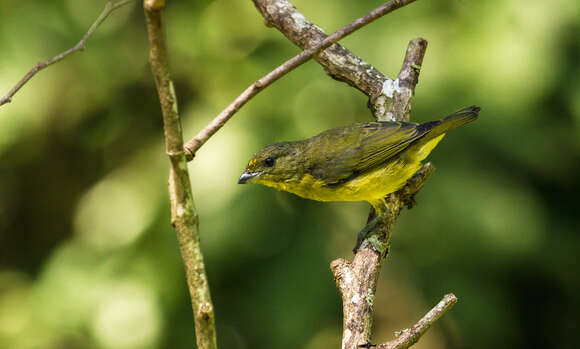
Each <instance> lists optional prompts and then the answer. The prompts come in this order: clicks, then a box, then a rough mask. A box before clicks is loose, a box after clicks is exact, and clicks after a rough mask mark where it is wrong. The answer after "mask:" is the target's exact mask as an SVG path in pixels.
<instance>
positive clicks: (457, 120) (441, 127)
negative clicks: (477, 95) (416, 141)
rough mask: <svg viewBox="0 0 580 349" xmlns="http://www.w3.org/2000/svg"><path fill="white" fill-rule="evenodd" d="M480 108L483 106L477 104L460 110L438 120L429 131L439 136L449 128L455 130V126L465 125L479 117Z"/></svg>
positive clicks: (432, 135)
mask: <svg viewBox="0 0 580 349" xmlns="http://www.w3.org/2000/svg"><path fill="white" fill-rule="evenodd" d="M480 110H481V108H480V107H478V106H475V105H472V106H471V107H467V108H463V109H461V110H458V111H456V112H455V113H453V114H451V115H448V116H446V117H444V118H443V119H441V120H439V121H436V123H437V124H435V125H433V128H432V129H431V131H430V132H429V133H430V134H431V137H437V136H438V135H440V134H443V133H446V132H447V131H449V130H453V129H454V128H457V127H459V126H461V125H465V124H467V123H468V122H472V121H473V120H476V119H477V117H478V116H479V111H480Z"/></svg>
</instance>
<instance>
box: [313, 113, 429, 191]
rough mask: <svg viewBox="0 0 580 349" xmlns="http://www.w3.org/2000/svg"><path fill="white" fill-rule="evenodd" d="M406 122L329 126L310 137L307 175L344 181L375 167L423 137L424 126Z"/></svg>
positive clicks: (332, 182) (328, 183) (327, 180)
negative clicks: (311, 145) (311, 153)
mask: <svg viewBox="0 0 580 349" xmlns="http://www.w3.org/2000/svg"><path fill="white" fill-rule="evenodd" d="M417 126H419V125H417V124H414V123H408V122H402V123H401V122H368V123H357V124H354V125H350V126H345V127H341V128H336V129H332V130H329V131H326V132H323V133H321V134H319V135H318V136H315V137H313V138H312V141H313V142H312V144H313V145H314V146H315V147H316V148H318V149H325V151H323V152H319V151H317V150H314V151H313V154H320V155H318V156H314V158H313V159H311V160H312V163H311V165H312V167H311V171H310V172H311V174H312V175H313V176H314V177H316V178H318V179H322V180H323V181H324V182H325V183H327V185H337V184H341V183H344V182H346V181H348V180H349V179H351V178H352V177H354V176H356V175H357V174H359V173H362V172H365V171H367V170H370V169H372V168H375V167H376V166H379V165H381V164H383V163H385V162H386V161H388V160H389V159H391V158H392V157H393V156H394V155H396V154H398V153H399V152H401V151H402V150H403V149H405V148H406V147H407V146H408V145H409V144H410V143H411V142H413V141H414V140H416V139H418V138H420V137H421V136H423V135H424V134H425V133H426V132H428V129H425V128H422V127H417Z"/></svg>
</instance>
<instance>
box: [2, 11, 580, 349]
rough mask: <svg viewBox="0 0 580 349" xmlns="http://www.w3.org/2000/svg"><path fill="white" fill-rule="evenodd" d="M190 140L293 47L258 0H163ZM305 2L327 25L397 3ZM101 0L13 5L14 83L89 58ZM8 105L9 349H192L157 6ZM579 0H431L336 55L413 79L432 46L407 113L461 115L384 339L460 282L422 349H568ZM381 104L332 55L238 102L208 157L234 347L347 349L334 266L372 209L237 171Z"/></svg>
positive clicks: (196, 181)
mask: <svg viewBox="0 0 580 349" xmlns="http://www.w3.org/2000/svg"><path fill="white" fill-rule="evenodd" d="M168 2H169V5H168V8H167V13H166V23H167V25H168V28H167V36H168V44H169V52H170V54H171V68H172V70H173V77H174V79H175V81H176V89H177V94H178V96H179V101H180V110H181V113H182V115H183V124H184V132H185V135H186V138H188V139H189V138H191V137H193V136H194V135H195V134H196V133H197V131H198V130H200V128H202V127H203V126H204V125H205V124H207V123H208V122H209V121H210V120H211V119H212V118H213V117H214V116H215V115H216V114H217V113H218V112H219V111H220V110H221V109H223V108H224V107H225V106H226V105H227V104H229V103H230V101H231V100H232V99H233V98H235V97H236V96H237V95H238V94H239V93H240V92H241V91H242V90H243V89H244V88H245V87H246V86H247V85H249V84H250V83H251V82H253V81H254V80H255V79H257V78H259V77H260V76H262V75H264V74H265V73H267V72H268V71H269V70H271V69H272V68H274V67H275V66H277V65H278V64H280V63H281V62H283V61H284V60H286V59H287V58H289V57H291V56H293V55H295V54H296V53H297V52H298V50H297V48H296V47H294V46H293V45H292V44H291V43H289V42H288V41H287V40H286V39H285V38H283V36H282V35H281V34H280V33H279V32H277V31H276V30H274V29H268V28H266V27H265V26H264V24H263V19H262V18H261V16H260V15H259V14H258V12H257V11H256V10H255V9H254V7H253V4H252V3H251V2H250V1H232V0H218V1H207V0H205V1H168ZM294 3H295V5H296V6H297V7H298V8H299V10H301V11H302V12H303V13H304V14H305V15H306V16H307V17H308V18H310V19H311V20H312V21H314V22H315V23H317V24H318V25H320V26H321V27H322V28H323V29H325V30H326V31H327V32H331V31H334V30H336V29H338V28H339V27H341V26H342V25H344V24H346V23H348V22H350V21H351V20H352V19H354V18H356V17H358V16H360V15H363V14H364V13H366V12H367V11H369V10H371V9H372V8H374V7H376V6H378V5H379V4H380V1H356V2H355V1H330V0H325V1H307V0H296V1H294ZM103 5H104V1H78V0H67V1H61V0H58V1H42V0H19V1H17V0H0V93H1V94H4V93H6V92H7V91H8V90H9V88H10V87H11V86H12V85H13V84H14V83H16V81H18V80H19V79H20V77H21V76H22V75H23V74H24V73H25V72H26V71H27V70H28V69H30V67H31V66H32V65H33V64H34V63H36V62H37V61H40V60H44V59H47V58H49V57H52V56H53V55H55V54H56V53H59V52H61V51H64V50H65V49H67V48H69V47H71V46H73V45H74V44H75V43H76V42H77V41H78V40H79V39H80V37H81V36H82V35H83V34H84V32H85V31H86V29H87V28H88V27H89V26H90V24H91V23H92V22H93V21H94V19H95V18H96V16H97V15H98V13H99V12H100V11H101V9H102V7H103ZM139 5H140V4H139V3H138V2H135V3H133V4H131V5H129V6H127V7H125V8H123V9H120V10H119V11H118V12H116V13H114V14H113V15H112V16H111V17H110V18H109V19H108V20H107V21H106V22H105V23H104V24H103V26H102V27H100V28H99V29H98V31H97V32H96V33H95V34H94V36H93V37H92V38H91V39H90V40H89V42H88V47H87V48H88V49H87V50H86V51H85V52H83V53H79V54H76V55H74V56H71V57H69V58H67V59H66V60H65V61H63V62H61V63H59V64H57V65H55V66H52V67H50V68H49V69H47V70H45V71H43V72H41V73H40V74H39V75H37V76H36V77H35V78H33V79H32V80H31V81H30V83H29V84H28V85H26V87H25V88H24V89H23V90H22V91H21V92H20V93H18V94H17V95H16V96H15V98H14V100H13V102H12V103H11V104H9V105H5V106H3V107H0V347H1V348H14V349H19V348H192V347H194V345H195V344H194V336H193V321H192V314H191V308H190V304H189V299H188V294H187V290H186V287H185V281H184V274H183V267H182V265H181V261H180V256H179V254H178V247H177V242H176V239H175V234H174V232H173V230H172V228H171V226H170V224H169V203H168V199H167V188H166V185H167V174H168V161H167V159H166V156H165V154H164V145H163V138H162V137H163V136H162V124H161V117H160V109H159V105H158V101H157V95H156V91H155V88H154V83H153V79H152V76H151V74H150V70H149V66H148V62H147V54H148V53H147V39H146V33H145V26H144V18H143V14H142V10H141V8H140V6H139ZM579 14H580V3H579V2H578V1H576V0H557V1H542V0H511V1H503V0H487V1H468V0H454V1H443V0H438V1H417V2H416V3H414V4H412V5H410V6H407V7H405V8H403V9H400V10H398V11H396V12H395V13H393V14H390V15H388V16H386V17H385V18H383V19H381V20H379V21H378V22H376V23H374V24H372V25H370V26H367V27H365V28H363V29H362V30H360V31H359V32H357V33H355V34H354V35H352V36H351V37H349V38H347V39H345V40H344V41H343V42H342V43H343V44H344V45H345V46H346V47H348V48H349V49H351V50H352V51H353V52H355V53H356V54H358V55H360V56H361V57H363V58H364V59H365V60H366V61H368V62H370V63H372V64H374V65H375V66H376V67H377V68H378V69H379V70H381V71H383V72H384V73H385V74H387V75H388V76H395V75H396V73H397V72H398V70H399V68H400V65H401V62H402V58H403V56H404V52H405V48H406V45H407V42H408V41H409V40H411V39H413V38H415V37H418V36H421V37H425V38H426V39H427V40H428V41H429V48H428V50H427V55H426V57H425V61H424V64H423V70H422V74H421V77H420V83H419V85H418V88H417V91H416V97H415V101H414V104H413V112H412V119H413V120H414V121H429V120H432V119H435V118H439V117H441V116H443V115H446V114H448V113H450V112H452V111H454V110H456V109H459V108H461V107H464V106H468V105H472V104H478V105H480V106H482V113H481V118H480V119H479V120H478V121H477V122H476V123H473V124H470V125H468V126H466V127H463V128H461V129H459V130H457V131H454V132H452V133H451V134H449V135H448V136H447V137H446V139H445V140H444V141H443V142H442V143H440V145H439V147H438V148H437V149H436V151H434V153H433V154H432V156H431V157H430V159H431V160H432V161H433V162H434V163H435V165H436V166H437V168H438V170H437V171H436V172H435V174H434V176H433V177H432V178H431V179H430V180H429V182H428V184H427V185H426V186H425V188H424V189H423V190H422V192H421V193H420V194H419V196H418V197H417V200H418V205H417V206H416V207H415V208H414V209H413V210H411V211H404V212H403V213H402V215H401V217H400V220H399V222H398V224H397V226H396V229H395V232H394V234H393V239H392V248H391V253H390V255H389V257H388V260H387V262H386V263H385V264H384V268H383V272H382V275H381V278H380V284H379V286H378V293H377V297H376V305H377V307H376V308H377V309H376V335H375V339H376V341H385V340H387V339H391V338H393V332H394V331H395V330H399V329H402V328H404V327H407V326H409V325H411V324H413V323H414V322H415V321H416V320H418V319H419V318H420V317H421V316H422V315H423V314H424V313H425V312H426V311H427V310H428V309H430V308H431V307H432V306H433V305H434V304H435V303H436V302H438V301H439V299H440V298H441V297H442V296H443V295H444V294H445V293H447V292H454V293H455V294H456V295H457V296H458V297H459V299H460V301H459V303H458V304H457V305H456V307H455V308H454V309H453V310H452V311H451V312H450V313H448V314H447V315H446V316H445V317H444V319H442V320H441V321H439V322H438V323H437V324H436V325H435V326H434V327H433V328H432V329H431V330H430V331H429V332H428V333H427V334H426V335H425V336H424V337H423V339H422V340H421V341H420V343H419V344H418V345H416V348H431V349H438V348H573V347H576V346H577V342H578V338H577V336H578V331H580V328H579V325H578V312H579V311H580V293H579V292H578V291H579V286H580V279H579V277H578V275H579V270H580V269H579V265H578V264H579V263H578V260H579V255H578V253H579V252H580V219H579V218H578V216H579V214H580V206H579V204H578V198H579V197H580V184H579V180H580V176H579V171H580V141H579V140H580V137H579V136H580V20H579V18H580V16H579ZM370 119H371V116H370V113H369V110H368V109H367V108H366V98H365V96H363V95H362V94H361V93H359V92H358V91H356V90H354V89H353V88H350V87H348V86H346V85H345V84H342V83H338V82H336V81H333V80H331V79H330V78H328V77H327V76H326V75H325V74H324V73H323V71H322V69H321V68H320V67H319V66H318V65H317V64H316V63H314V62H309V63H307V64H306V65H304V66H302V67H300V68H299V69H297V70H296V71H294V72H292V73H291V74H289V75H288V76H286V77H284V78H283V79H282V80H280V81H279V82H277V83H276V84H275V85H273V86H272V87H270V88H268V89H267V90H265V91H264V92H263V93H261V94H260V95H259V96H258V97H257V98H255V99H254V100H252V101H251V102H250V103H249V104H248V105H247V106H246V107H244V108H243V109H242V110H241V111H240V112H239V113H238V114H237V115H236V116H235V117H234V118H233V119H232V120H231V121H230V122H229V123H228V124H227V125H226V126H225V127H224V128H223V129H222V130H221V131H220V132H219V133H218V134H217V135H216V136H215V137H214V138H212V139H211V140H210V141H209V142H208V143H207V144H206V145H205V146H204V147H203V148H202V149H201V150H200V152H199V153H198V156H197V158H196V159H195V161H193V162H192V163H191V164H190V171H191V178H192V181H193V192H194V196H195V200H196V205H197V208H198V210H199V215H200V219H201V240H202V247H203V251H204V253H205V258H206V264H207V270H208V274H209V280H210V283H211V291H212V293H213V300H214V303H215V308H216V316H217V326H218V336H219V342H220V345H221V347H222V348H228V349H237V348H240V349H242V348H267V347H272V348H282V349H283V348H309V349H315V348H316V349H325V348H338V347H339V345H340V334H341V325H342V323H341V304H340V297H339V294H338V292H337V291H336V289H335V285H334V282H333V279H332V274H331V272H330V270H329V267H328V266H329V262H330V261H331V260H333V259H335V258H337V257H346V258H350V257H351V253H350V249H351V248H352V245H353V243H354V241H355V235H356V232H357V231H358V230H359V229H360V228H361V227H362V226H363V224H364V222H365V220H366V217H367V213H368V205H367V204H365V203H336V204H322V203H317V202H312V201H307V200H303V199H300V198H298V197H295V196H292V195H290V194H286V193H280V192H276V191H274V190H271V189H268V188H265V187H261V186H251V185H246V186H240V185H237V184H236V181H237V178H238V176H239V174H240V173H241V171H242V169H243V168H244V166H245V164H246V161H247V160H248V159H249V157H250V156H251V155H252V154H253V152H255V151H256V150H258V149H259V148H261V147H262V146H264V145H266V144H269V143H272V142H276V141H282V140H293V139H300V138H304V137H308V136H312V135H314V134H316V133H318V132H320V131H322V130H325V129H328V128H331V127H335V126H339V125H345V124H348V123H352V122H356V121H367V120H370Z"/></svg>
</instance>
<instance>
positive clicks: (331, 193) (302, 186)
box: [260, 134, 444, 204]
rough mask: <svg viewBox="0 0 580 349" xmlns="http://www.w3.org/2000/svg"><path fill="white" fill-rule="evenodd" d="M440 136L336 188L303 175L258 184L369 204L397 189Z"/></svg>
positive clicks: (323, 198)
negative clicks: (287, 180) (290, 179)
mask: <svg viewBox="0 0 580 349" xmlns="http://www.w3.org/2000/svg"><path fill="white" fill-rule="evenodd" d="M443 136H444V134H442V135H441V136H439V137H437V138H434V139H432V140H431V141H429V142H427V143H426V144H425V145H424V146H422V147H421V148H419V149H413V151H412V152H411V153H404V154H403V155H402V156H395V157H394V158H393V159H392V160H390V161H388V162H387V163H385V164H384V165H383V166H379V167H377V168H376V169H374V170H372V171H368V172H365V173H362V174H360V175H358V176H356V177H354V178H353V179H351V180H349V181H347V182H345V183H342V184H340V185H327V184H326V183H325V182H324V181H323V180H321V179H317V178H315V177H313V176H311V175H310V174H306V175H305V176H304V177H303V178H302V179H301V181H300V182H266V181H260V182H261V184H264V185H267V186H269V187H273V188H276V189H278V190H283V191H287V192H290V193H293V194H296V195H298V196H301V197H303V198H306V199H311V200H317V201H368V202H370V203H371V204H373V203H375V202H377V201H379V200H381V199H382V198H384V197H385V196H386V195H387V194H390V193H392V192H395V191H397V190H399V189H401V188H402V187H403V186H404V185H405V183H406V182H407V180H408V179H409V178H411V176H413V175H414V174H415V172H417V171H418V170H419V169H420V168H421V161H422V160H423V159H425V158H426V157H427V155H429V153H430V152H431V150H433V148H434V147H435V146H436V145H437V143H438V142H439V141H440V140H441V139H442V138H443Z"/></svg>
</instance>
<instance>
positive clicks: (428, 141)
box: [405, 105, 481, 161]
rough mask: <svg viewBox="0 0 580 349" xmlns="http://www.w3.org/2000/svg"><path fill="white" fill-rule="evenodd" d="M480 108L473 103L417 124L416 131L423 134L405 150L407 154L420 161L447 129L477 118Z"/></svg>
mask: <svg viewBox="0 0 580 349" xmlns="http://www.w3.org/2000/svg"><path fill="white" fill-rule="evenodd" d="M480 109H481V108H479V107H477V106H475V105H473V106H471V107H467V108H463V109H461V110H458V111H456V112H455V113H453V114H451V115H448V116H446V117H444V118H443V119H441V120H437V121H431V122H426V123H424V124H420V125H417V131H419V132H420V133H423V134H424V135H423V136H422V137H420V138H419V139H417V140H416V141H414V142H413V143H412V144H411V145H410V146H409V147H408V148H407V149H406V150H405V152H406V153H407V154H408V156H412V157H413V159H414V160H415V161H422V160H423V159H425V158H426V157H427V155H429V153H430V152H431V150H433V148H435V146H437V143H439V141H440V140H441V139H442V138H443V136H444V135H445V133H446V132H447V131H449V130H452V129H454V128H457V127H459V126H461V125H465V124H466V123H468V122H471V121H473V120H475V119H477V117H478V115H479V114H478V113H479V110H480Z"/></svg>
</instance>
